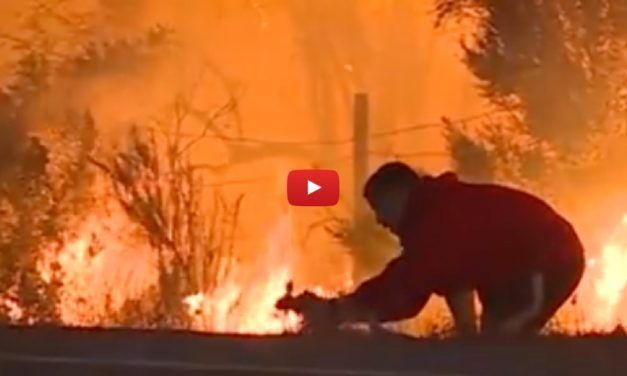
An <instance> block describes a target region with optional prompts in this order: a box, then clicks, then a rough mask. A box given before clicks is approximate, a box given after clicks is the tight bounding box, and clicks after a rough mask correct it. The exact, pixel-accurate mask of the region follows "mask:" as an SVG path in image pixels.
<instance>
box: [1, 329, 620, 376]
mask: <svg viewBox="0 0 627 376" xmlns="http://www.w3.org/2000/svg"><path fill="white" fill-rule="evenodd" d="M621 374H622V375H627V338H626V337H624V336H606V337H600V336H599V337H594V336H592V337H585V338H583V337H579V338H557V337H552V338H535V339H524V340H522V339H519V340H479V339H473V340H434V339H428V340H422V339H412V338H408V337H403V336H394V335H365V334H354V333H346V334H341V335H333V336H331V335H327V336H324V337H321V336H304V335H300V336H275V337H254V336H250V337H247V336H227V335H221V336H218V335H207V334H199V333H186V332H166V331H132V330H100V329H82V330H81V329H69V328H2V329H0V375H2V376H6V375H46V376H56V375H64V376H65V375H69V376H73V375H77V376H78V375H80V376H83V375H150V376H152V375H175V376H178V375H225V376H229V375H233V376H244V375H262V376H263V375H328V376H332V375H337V376H342V375H364V376H396V375H417V376H421V375H424V376H433V375H595V376H602V375H621Z"/></svg>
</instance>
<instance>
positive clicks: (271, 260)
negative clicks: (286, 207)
mask: <svg viewBox="0 0 627 376" xmlns="http://www.w3.org/2000/svg"><path fill="white" fill-rule="evenodd" d="M291 226H292V223H291V217H290V216H289V215H284V216H282V217H281V218H280V219H279V220H278V221H277V223H276V225H275V226H274V228H273V229H272V231H271V233H270V234H269V236H268V239H267V243H268V244H267V247H266V254H265V255H262V257H260V261H259V262H258V263H257V264H256V265H255V264H253V265H238V267H235V268H234V269H232V271H231V272H230V273H229V272H227V275H226V277H225V279H224V280H222V281H220V284H219V286H217V288H215V289H214V290H213V291H211V292H207V293H203V292H199V293H195V294H192V295H189V296H187V297H186V298H185V299H184V302H185V303H186V305H187V307H188V312H189V314H190V316H192V317H193V319H194V328H195V329H200V330H207V331H211V332H224V333H247V334H280V333H284V332H294V331H297V330H298V329H299V327H300V324H301V318H300V317H299V316H298V315H297V314H296V313H294V312H282V311H279V310H277V309H276V308H275V303H276V302H277V301H278V300H279V299H280V298H281V297H282V296H283V295H284V294H285V293H286V286H287V284H288V283H289V282H290V281H291V279H292V275H291V274H292V273H291V263H290V261H289V256H290V255H291V254H292V252H293V247H292V238H291ZM264 256H265V257H264ZM235 265H237V264H235Z"/></svg>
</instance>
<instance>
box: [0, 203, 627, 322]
mask: <svg viewBox="0 0 627 376" xmlns="http://www.w3.org/2000/svg"><path fill="white" fill-rule="evenodd" d="M292 226H293V222H292V218H291V215H290V213H289V212H288V213H286V214H283V215H281V216H280V217H279V218H278V219H277V220H276V222H275V223H274V224H273V225H272V226H271V231H270V232H269V233H268V235H267V238H266V246H265V249H263V250H262V251H263V252H262V253H261V254H259V257H258V258H257V261H248V260H239V259H238V258H233V259H230V260H227V261H228V262H227V263H225V264H224V265H225V267H224V270H221V271H220V272H219V275H220V276H221V277H220V279H219V280H218V281H217V285H216V286H215V287H213V288H210V289H207V290H206V291H198V292H196V293H192V294H189V295H188V296H186V297H184V298H183V299H182V301H183V304H184V307H185V309H186V313H187V315H188V316H189V318H190V322H191V328H192V329H194V330H200V331H207V332H220V333H240V334H280V333H286V332H296V331H298V330H299V328H300V326H301V322H302V318H301V317H299V316H298V315H297V314H296V313H293V312H282V311H278V310H276V309H275V303H276V301H277V300H278V299H279V298H280V297H281V296H283V295H284V294H285V293H286V286H287V285H288V283H289V282H290V281H291V280H292V279H293V278H294V277H295V276H294V275H293V273H294V268H293V265H292V258H293V256H294V255H295V254H296V252H297V249H296V246H295V242H294V240H293V239H292ZM594 253H595V252H591V254H594ZM47 257H48V258H49V260H47V262H45V263H43V265H49V264H50V263H51V262H52V261H56V262H58V264H59V265H60V267H61V269H62V271H63V287H62V290H61V306H60V310H61V317H62V320H63V321H64V322H65V323H66V324H68V325H98V324H101V323H102V321H101V320H102V318H103V317H104V316H106V314H107V310H114V311H115V310H116V309H119V308H120V307H121V306H122V305H123V303H124V302H125V301H126V300H128V299H132V298H136V297H138V296H140V295H141V294H142V292H143V291H145V290H146V289H147V288H149V287H150V286H151V285H154V284H155V283H156V281H157V279H158V273H157V271H156V267H155V265H156V260H155V256H154V253H153V252H151V249H150V247H149V246H148V242H147V241H146V239H144V238H143V237H142V236H141V235H140V234H139V233H138V232H137V231H135V230H133V226H131V225H130V224H129V220H128V218H126V217H125V215H124V213H123V212H122V211H121V210H120V209H119V208H118V209H116V207H115V205H110V204H107V205H104V206H103V207H101V208H100V209H99V210H95V211H94V212H93V213H92V214H91V215H90V216H88V217H87V218H86V219H85V220H84V222H83V223H82V224H81V225H79V226H76V232H75V233H73V234H67V236H65V242H64V244H63V245H62V246H61V248H60V250H57V251H50V252H48V253H47ZM41 270H42V274H43V276H44V278H48V277H49V273H50V270H49V269H48V268H46V267H45V266H42V269H41ZM625 270H627V214H626V215H625V216H624V217H623V219H622V221H621V222H620V223H619V224H618V226H617V228H616V230H615V231H614V232H613V233H612V235H611V236H610V238H609V239H608V241H607V243H606V244H605V246H604V247H602V249H601V250H600V251H599V252H597V254H596V255H595V257H590V258H589V259H588V265H587V271H586V274H585V276H584V280H583V281H582V284H581V286H580V289H579V291H578V293H577V295H578V304H577V306H576V309H577V310H578V311H580V313H581V314H582V317H583V323H581V322H580V323H578V325H582V324H583V326H585V330H588V331H610V330H613V329H614V328H616V326H624V325H625V324H627V299H625V289H626V287H627V273H625ZM349 284H350V283H347V285H349ZM308 288H309V289H311V290H313V291H316V292H319V293H326V294H327V295H328V294H329V293H328V292H325V291H323V290H322V289H321V288H320V287H318V286H309V287H308ZM345 289H346V285H345V286H341V287H338V289H337V290H338V291H339V290H345ZM3 303H4V304H9V305H11V304H12V302H9V301H5V302H3ZM11 308H12V312H13V313H14V316H16V317H18V316H19V315H20V307H19V306H13V305H11ZM567 326H570V324H568V325H567ZM562 329H564V330H567V331H570V329H572V328H562ZM579 329H581V328H579Z"/></svg>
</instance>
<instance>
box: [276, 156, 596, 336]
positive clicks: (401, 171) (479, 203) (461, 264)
mask: <svg viewBox="0 0 627 376" xmlns="http://www.w3.org/2000/svg"><path fill="white" fill-rule="evenodd" d="M364 196H365V198H366V200H367V201H368V203H369V204H370V206H371V207H372V209H373V210H374V212H375V214H376V218H377V221H378V222H379V223H380V224H381V225H383V226H385V227H387V228H388V229H389V230H390V231H392V232H393V233H394V234H395V235H397V236H398V238H399V239H400V243H401V245H402V248H403V251H402V253H401V255H400V256H398V257H397V258H396V259H394V260H392V261H391V262H390V263H389V264H388V265H387V267H386V268H385V269H384V270H383V271H382V272H381V274H379V275H377V276H375V277H373V278H372V279H370V280H367V281H365V282H364V283H363V284H361V285H360V286H358V287H357V289H356V290H355V291H354V292H353V293H351V294H348V295H345V296H341V297H339V298H335V299H323V298H319V297H317V296H315V295H313V294H311V293H304V294H302V295H300V296H296V297H291V296H286V297H285V298H283V299H282V300H281V301H279V302H278V303H277V307H278V308H280V309H292V310H295V311H299V312H300V313H302V314H303V315H304V317H305V320H306V321H307V322H309V323H310V324H312V325H317V324H323V323H324V325H329V324H332V325H340V324H343V323H356V322H388V321H397V320H402V319H407V318H411V317H413V316H415V315H416V314H418V313H419V312H420V310H421V309H422V308H423V307H424V305H425V303H426V302H427V300H428V298H429V296H430V295H431V294H432V293H435V294H438V295H441V296H443V297H444V298H445V299H446V302H447V305H448V307H449V309H450V310H451V313H452V316H453V318H454V320H455V325H456V329H457V331H458V332H459V333H474V332H475V331H476V330H477V329H476V327H475V326H476V324H475V323H476V321H477V320H476V313H475V308H474V304H473V292H476V293H477V295H478V297H479V300H480V302H481V305H482V307H483V310H482V315H481V317H480V320H479V321H480V328H479V330H480V331H481V332H482V333H492V334H504V335H512V334H525V333H536V332H538V331H539V330H540V329H542V327H543V326H544V325H545V324H546V322H547V321H548V320H549V319H550V318H551V317H552V316H553V314H554V313H555V312H556V311H557V310H558V308H559V307H560V306H561V305H562V304H563V303H564V302H565V301H566V300H567V299H568V297H569V296H570V295H571V294H572V293H573V291H574V290H575V288H576V287H577V285H578V284H579V281H580V279H581V277H582V274H583V269H584V250H583V247H582V245H581V242H580V240H579V238H578V236H577V234H576V232H575V230H574V229H573V227H572V226H571V225H570V223H568V221H566V220H565V219H564V218H563V217H562V216H560V215H559V214H558V213H556V212H555V211H554V210H553V209H552V208H551V207H550V206H549V205H547V204H546V203H545V202H543V201H542V200H540V199H538V198H536V197H534V196H532V195H530V194H527V193H524V192H522V191H518V190H514V189H511V188H507V187H503V186H499V185H492V184H470V183H464V182H461V181H458V180H457V178H456V176H455V175H454V174H452V173H446V174H444V175H441V176H438V177H430V176H420V175H418V174H417V173H416V172H415V171H413V170H412V169H411V168H410V167H409V166H407V165H405V164H403V163H398V162H394V163H388V164H386V165H384V166H382V167H381V168H379V170H377V171H376V172H375V173H374V174H373V175H372V176H371V177H370V179H369V180H368V182H367V183H366V186H365V189H364Z"/></svg>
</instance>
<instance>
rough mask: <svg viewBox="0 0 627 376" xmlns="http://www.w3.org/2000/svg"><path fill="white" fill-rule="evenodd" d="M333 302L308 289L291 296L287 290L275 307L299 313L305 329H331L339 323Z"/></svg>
mask: <svg viewBox="0 0 627 376" xmlns="http://www.w3.org/2000/svg"><path fill="white" fill-rule="evenodd" d="M333 302H334V301H333V300H329V299H325V298H321V297H319V296H318V295H316V294H314V293H311V292H309V291H305V292H304V293H302V294H300V295H297V296H292V295H291V292H289V291H288V293H287V294H286V295H285V296H284V297H282V298H281V299H279V301H278V302H277V303H276V308H277V309H280V310H289V311H294V312H296V313H298V314H301V315H302V316H303V319H304V329H305V330H306V331H317V332H320V331H332V330H336V329H337V328H338V327H339V325H340V324H341V322H340V317H339V316H338V313H337V311H336V309H335V305H334V304H333Z"/></svg>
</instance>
